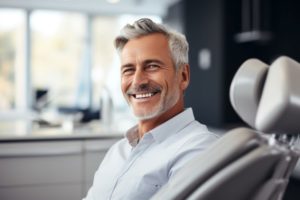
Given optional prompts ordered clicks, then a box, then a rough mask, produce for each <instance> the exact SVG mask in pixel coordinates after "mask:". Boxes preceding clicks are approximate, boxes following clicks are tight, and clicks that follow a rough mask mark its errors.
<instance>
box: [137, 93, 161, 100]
mask: <svg viewBox="0 0 300 200" xmlns="http://www.w3.org/2000/svg"><path fill="white" fill-rule="evenodd" d="M155 94H157V92H153V93H144V94H133V95H132V96H133V97H134V98H135V99H146V98H150V97H152V96H154V95H155Z"/></svg>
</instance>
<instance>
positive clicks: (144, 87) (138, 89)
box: [126, 83, 161, 95]
mask: <svg viewBox="0 0 300 200" xmlns="http://www.w3.org/2000/svg"><path fill="white" fill-rule="evenodd" d="M160 91H161V87H160V86H159V85H154V84H151V83H144V84H140V85H137V86H133V87H130V88H129V89H128V90H127V92H126V94H127V95H132V94H137V93H157V92H160Z"/></svg>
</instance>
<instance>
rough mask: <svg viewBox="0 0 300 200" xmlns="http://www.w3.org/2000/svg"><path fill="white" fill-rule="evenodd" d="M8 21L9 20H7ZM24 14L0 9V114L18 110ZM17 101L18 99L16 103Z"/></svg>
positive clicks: (22, 68) (20, 11) (23, 64)
mask: <svg viewBox="0 0 300 200" xmlns="http://www.w3.org/2000/svg"><path fill="white" fill-rule="evenodd" d="M8 19H9V20H8ZM24 35H25V13H24V11H22V10H19V9H3V8H1V9H0V97H1V98H0V112H3V111H9V110H12V109H16V108H19V107H20V106H21V105H20V104H22V103H19V102H21V98H22V95H21V94H22V92H20V91H21V90H24V88H22V87H23V86H22V78H18V77H20V76H21V74H22V72H23V70H24V68H25V63H24V53H23V52H24V50H25V47H24V45H25V37H24ZM23 98H24V97H23ZM17 99H19V100H18V101H17Z"/></svg>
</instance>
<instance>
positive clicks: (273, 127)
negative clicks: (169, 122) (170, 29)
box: [151, 56, 300, 200]
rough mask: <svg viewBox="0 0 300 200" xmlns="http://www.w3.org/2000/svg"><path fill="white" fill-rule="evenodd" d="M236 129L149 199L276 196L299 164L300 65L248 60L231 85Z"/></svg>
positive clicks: (237, 199) (267, 198)
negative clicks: (238, 120) (239, 121)
mask: <svg viewBox="0 0 300 200" xmlns="http://www.w3.org/2000/svg"><path fill="white" fill-rule="evenodd" d="M230 101H231V104H232V106H233V108H234V110H235V111H236V112H237V113H238V115H239V116H240V117H241V118H242V119H243V120H244V121H245V122H246V123H247V124H248V125H249V126H250V127H251V128H243V127H242V128H236V129H234V130H231V131H229V132H227V133H226V134H224V135H223V136H222V137H221V138H220V139H219V140H218V141H216V142H215V143H214V144H213V145H211V146H210V148H208V149H206V150H205V151H203V153H201V154H199V155H198V156H196V157H195V158H194V159H192V160H191V161H190V162H188V163H187V164H186V165H185V166H184V167H183V168H182V170H180V171H179V172H178V173H177V174H176V175H175V176H174V177H173V178H172V179H170V181H169V182H168V184H166V185H165V186H164V187H162V188H161V190H159V191H158V192H157V193H156V194H155V195H154V196H153V197H152V198H151V199H152V200H182V199H189V200H195V199H200V200H221V199H222V200H227V199H228V200H245V199H247V200H248V199H249V200H250V199H251V200H252V199H255V200H274V199H276V200H279V199H282V197H283V194H284V191H285V189H286V186H287V184H288V181H289V177H290V175H291V173H292V171H293V169H294V167H295V165H296V163H297V160H298V157H299V151H298V150H297V148H295V145H294V143H295V142H297V140H298V135H297V134H298V133H300V64H299V63H297V62H296V61H294V60H292V59H291V58H289V57H286V56H282V57H279V58H278V59H277V60H275V61H274V62H273V63H272V64H271V65H270V66H268V65H267V64H265V63H263V62H261V61H259V60H257V59H249V60H247V61H246V62H244V63H243V64H242V65H241V67H240V68H239V70H238V71H237V72H236V74H235V76H234V78H233V81H232V83H231V87H230Z"/></svg>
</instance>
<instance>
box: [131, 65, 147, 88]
mask: <svg viewBox="0 0 300 200" xmlns="http://www.w3.org/2000/svg"><path fill="white" fill-rule="evenodd" d="M146 83H148V78H147V75H146V74H145V72H144V71H143V70H140V69H138V70H136V71H135V73H134V77H133V81H132V84H133V85H134V86H139V85H142V84H146Z"/></svg>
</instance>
